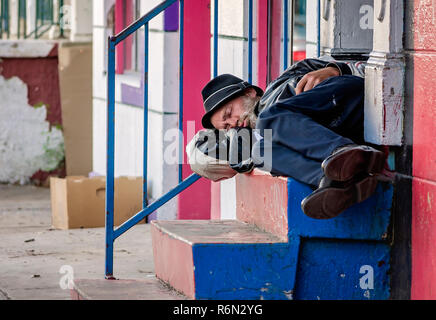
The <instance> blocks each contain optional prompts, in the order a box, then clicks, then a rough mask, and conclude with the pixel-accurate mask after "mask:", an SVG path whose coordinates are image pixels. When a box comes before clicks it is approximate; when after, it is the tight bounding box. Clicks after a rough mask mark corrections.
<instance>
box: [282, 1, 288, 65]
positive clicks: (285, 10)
mask: <svg viewBox="0 0 436 320" xmlns="http://www.w3.org/2000/svg"><path fill="white" fill-rule="evenodd" d="M288 11H289V10H288V0H283V70H286V69H287V68H288Z"/></svg>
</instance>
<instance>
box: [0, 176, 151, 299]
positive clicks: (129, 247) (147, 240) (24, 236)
mask: <svg viewBox="0 0 436 320" xmlns="http://www.w3.org/2000/svg"><path fill="white" fill-rule="evenodd" d="M104 247H105V233H104V228H95V229H75V230H66V231H64V230H54V229H52V228H51V209H50V190H49V189H47V188H38V187H34V186H11V185H1V184H0V300H2V299H26V300H27V299H43V300H52V299H70V292H69V290H62V289H61V287H60V284H59V283H60V280H61V278H62V276H64V274H61V273H59V270H60V268H61V267H62V266H64V265H67V266H71V267H72V268H73V270H74V278H82V279H104V266H105V261H104ZM114 247H115V250H114V275H115V277H117V278H122V279H147V278H149V277H152V276H153V275H154V266H153V254H152V246H151V235H150V226H149V225H138V226H135V227H133V228H132V229H131V230H129V231H128V232H127V233H126V234H124V235H123V236H122V237H120V238H119V239H118V240H117V241H116V242H115V246H114Z"/></svg>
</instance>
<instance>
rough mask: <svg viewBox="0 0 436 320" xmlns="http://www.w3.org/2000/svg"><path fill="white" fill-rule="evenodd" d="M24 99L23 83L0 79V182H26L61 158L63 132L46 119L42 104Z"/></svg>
mask: <svg viewBox="0 0 436 320" xmlns="http://www.w3.org/2000/svg"><path fill="white" fill-rule="evenodd" d="M27 97H28V89H27V85H26V84H25V83H24V82H23V81H22V80H20V79H19V78H18V77H12V78H10V79H5V78H4V77H3V76H0V183H20V184H25V183H28V182H29V181H30V178H31V177H32V175H33V174H34V173H35V172H37V171H39V170H42V171H52V170H54V169H56V168H57V167H58V166H59V164H60V162H61V161H62V160H63V159H64V140H63V135H62V131H61V130H60V128H59V126H50V123H49V122H48V121H47V120H46V118H47V108H46V106H45V105H43V104H37V105H35V106H31V105H30V104H29V101H28V98H27Z"/></svg>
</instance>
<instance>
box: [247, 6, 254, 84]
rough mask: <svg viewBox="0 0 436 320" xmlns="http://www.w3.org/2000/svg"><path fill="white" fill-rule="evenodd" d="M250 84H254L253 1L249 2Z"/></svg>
mask: <svg viewBox="0 0 436 320" xmlns="http://www.w3.org/2000/svg"><path fill="white" fill-rule="evenodd" d="M248 82H249V83H250V84H251V83H252V82H253V0H248Z"/></svg>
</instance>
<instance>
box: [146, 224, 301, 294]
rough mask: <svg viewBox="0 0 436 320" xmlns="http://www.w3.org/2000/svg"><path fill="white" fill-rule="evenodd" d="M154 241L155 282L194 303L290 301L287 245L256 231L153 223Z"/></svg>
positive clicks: (227, 226)
mask: <svg viewBox="0 0 436 320" xmlns="http://www.w3.org/2000/svg"><path fill="white" fill-rule="evenodd" d="M152 241H153V255H154V263H155V272H156V276H157V277H158V278H159V279H161V280H163V281H164V282H166V283H168V284H169V285H170V286H171V287H173V288H175V289H176V290H178V291H180V292H182V293H183V294H185V295H186V296H187V297H189V298H191V299H225V300H227V299H289V298H291V288H292V287H291V286H292V279H291V274H292V273H291V272H289V270H288V268H289V266H290V265H291V264H292V261H290V259H289V246H288V244H287V242H286V241H285V240H283V239H281V238H280V237H277V236H276V235H274V234H271V233H268V232H265V231H262V230H260V229H258V228H257V227H255V226H253V225H250V224H247V223H244V222H241V221H237V220H222V221H217V220H215V221H213V220H212V221H201V220H184V221H180V220H179V221H153V222H152ZM294 263H295V262H294Z"/></svg>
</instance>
